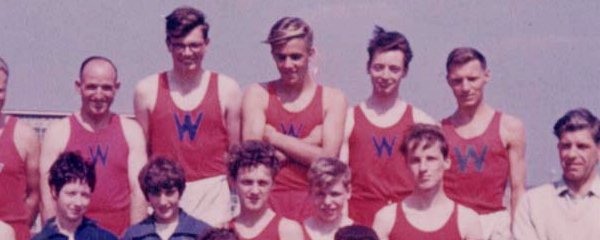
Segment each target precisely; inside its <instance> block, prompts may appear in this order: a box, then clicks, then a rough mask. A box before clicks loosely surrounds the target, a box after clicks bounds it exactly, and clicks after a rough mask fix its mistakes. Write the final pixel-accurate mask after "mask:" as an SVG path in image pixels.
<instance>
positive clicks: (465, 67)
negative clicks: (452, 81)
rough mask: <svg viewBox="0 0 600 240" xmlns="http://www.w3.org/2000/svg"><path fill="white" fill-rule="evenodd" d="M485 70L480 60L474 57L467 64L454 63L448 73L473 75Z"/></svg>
mask: <svg viewBox="0 0 600 240" xmlns="http://www.w3.org/2000/svg"><path fill="white" fill-rule="evenodd" d="M484 71H485V69H483V66H482V65H481V62H479V60H476V59H473V60H471V61H468V62H467V63H465V64H461V65H453V66H451V67H450V69H449V71H448V75H472V74H481V73H483V72H484Z"/></svg>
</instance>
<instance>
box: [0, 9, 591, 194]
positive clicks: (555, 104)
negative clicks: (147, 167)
mask: <svg viewBox="0 0 600 240" xmlns="http://www.w3.org/2000/svg"><path fill="white" fill-rule="evenodd" d="M182 4H187V5H191V6H194V7H198V8H200V9H202V10H203V11H204V12H205V13H206V14H207V16H208V21H209V22H210V24H211V30H210V38H211V40H212V41H211V44H210V46H209V50H208V53H207V56H206V57H205V67H206V68H208V69H211V70H216V71H219V72H222V73H225V74H227V75H229V76H232V77H234V78H235V79H237V80H238V81H239V82H240V84H241V85H242V86H243V87H245V86H247V85H248V84H249V83H253V82H258V81H265V80H270V79H274V78H276V77H277V71H276V69H275V67H274V64H273V62H272V60H271V57H270V54H269V48H268V46H266V45H264V44H261V43H260V42H261V41H262V40H263V39H265V38H266V35H267V33H268V30H269V28H270V26H271V25H272V24H273V23H274V22H275V21H276V20H277V19H279V18H280V17H282V16H298V17H301V18H303V19H305V20H306V21H307V22H308V23H309V24H311V26H312V27H313V28H314V32H315V45H316V48H317V51H318V54H317V56H316V58H315V59H314V60H313V70H314V72H315V76H316V78H317V79H318V81H320V82H322V83H324V84H328V85H332V86H335V87H338V88H341V89H342V90H343V91H344V92H345V93H346V95H347V96H348V99H349V101H350V102H351V103H352V104H355V103H357V102H358V101H360V100H362V99H364V98H366V97H367V96H368V94H369V91H370V89H371V86H370V83H369V78H368V76H367V74H366V71H365V62H366V60H367V53H366V45H367V41H368V39H369V38H370V37H371V33H372V30H373V26H374V25H375V24H377V25H380V26H382V27H384V28H386V29H388V30H397V31H400V32H402V33H404V34H405V35H406V36H407V37H408V39H409V41H410V43H411V45H412V48H413V52H414V55H415V57H414V59H413V62H412V63H411V66H410V72H409V75H408V77H407V78H406V79H405V81H404V82H403V83H402V87H401V95H402V97H403V98H405V99H406V100H407V101H409V102H411V103H413V104H414V105H416V106H417V107H420V108H422V109H423V110H425V111H426V112H428V113H429V114H430V115H432V116H433V117H435V118H438V119H439V118H442V117H445V116H447V115H449V114H450V113H452V112H453V111H454V109H455V102H454V98H453V96H452V94H451V92H450V90H449V88H448V86H447V85H446V82H445V80H444V76H445V69H444V64H445V59H446V56H447V54H448V52H449V51H450V50H451V49H452V48H454V47H457V46H473V47H476V48H478V49H480V50H481V51H482V52H483V53H484V54H485V55H486V56H487V58H488V64H489V68H490V69H491V71H492V80H491V81H490V83H489V84H488V85H487V89H486V100H487V101H488V102H490V103H491V104H492V105H493V106H494V107H496V108H498V109H501V110H503V111H506V112H508V113H511V114H513V115H515V116H517V117H519V118H521V119H522V120H523V121H524V123H525V125H526V128H527V141H528V146H527V161H528V164H529V168H528V173H529V176H528V183H529V184H539V183H541V182H545V181H549V180H551V179H553V178H556V177H558V176H559V174H560V168H559V166H558V158H557V151H556V148H555V144H556V140H555V138H554V137H553V136H552V134H551V127H552V125H553V124H554V122H555V120H556V119H557V118H558V117H559V116H561V115H562V114H563V113H564V112H565V111H566V110H568V109H570V108H574V107H587V108H590V109H591V110H592V111H594V112H595V113H597V114H600V106H598V103H599V102H600V96H599V95H598V94H597V90H598V85H599V83H598V82H599V81H598V80H600V79H599V76H600V68H599V67H598V63H600V17H599V16H600V15H599V14H598V13H600V1H442V0H439V1H433V0H431V1H427V0H426V1H398V0H392V1H368V0H363V1H344V0H336V1H317V0H294V1H281V0H270V1H257V0H247V1H217V0H215V1H157V0H147V1H141V0H139V1H129V0H127V1H126V0H122V1H103V0H101V1H75V0H68V1H67V0H64V1H39V0H37V1H20V0H2V2H1V3H0V29H1V30H0V31H1V34H0V56H2V57H4V58H5V59H6V60H7V61H8V63H9V65H10V68H11V78H10V83H9V88H10V89H9V98H8V101H7V105H6V107H5V108H6V109H18V110H40V111H72V110H74V109H76V108H77V107H78V106H79V97H78V96H77V95H76V94H75V92H74V84H73V82H74V80H75V79H76V78H77V74H78V70H79V65H80V63H81V61H82V60H83V59H84V58H86V57H87V56H89V55H94V54H100V55H105V56H107V57H109V58H111V59H113V60H114V61H115V63H116V64H117V66H118V68H119V74H120V79H121V81H122V82H123V84H122V88H121V90H120V91H119V93H118V97H117V99H116V101H115V103H114V105H113V106H114V109H115V111H117V112H122V113H131V112H132V111H133V110H132V97H133V88H134V86H135V84H136V82H137V81H138V80H139V79H141V78H143V77H145V76H147V75H150V74H152V73H155V72H158V71H162V70H165V69H168V68H170V64H171V62H170V56H169V55H168V52H167V51H166V47H165V44H164V37H165V35H164V16H166V15H167V14H168V13H169V12H170V11H172V10H173V9H174V8H175V7H177V6H180V5H182Z"/></svg>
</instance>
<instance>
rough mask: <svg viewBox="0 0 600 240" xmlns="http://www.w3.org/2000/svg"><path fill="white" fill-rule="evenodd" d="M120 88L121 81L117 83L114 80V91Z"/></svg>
mask: <svg viewBox="0 0 600 240" xmlns="http://www.w3.org/2000/svg"><path fill="white" fill-rule="evenodd" d="M120 87H121V81H119V80H118V79H117V80H115V89H117V90H118V89H119V88H120Z"/></svg>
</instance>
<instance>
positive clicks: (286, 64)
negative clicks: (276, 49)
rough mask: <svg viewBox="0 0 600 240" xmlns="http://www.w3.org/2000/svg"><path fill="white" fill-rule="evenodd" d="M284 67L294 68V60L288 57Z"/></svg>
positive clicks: (284, 61)
mask: <svg viewBox="0 0 600 240" xmlns="http://www.w3.org/2000/svg"><path fill="white" fill-rule="evenodd" d="M283 66H284V67H285V68H291V67H293V66H294V64H293V61H292V59H291V58H289V57H286V58H285V59H284V60H283Z"/></svg>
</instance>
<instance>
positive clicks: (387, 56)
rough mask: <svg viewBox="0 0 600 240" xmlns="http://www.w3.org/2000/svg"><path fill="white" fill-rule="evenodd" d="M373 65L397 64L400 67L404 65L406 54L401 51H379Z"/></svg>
mask: <svg viewBox="0 0 600 240" xmlns="http://www.w3.org/2000/svg"><path fill="white" fill-rule="evenodd" d="M372 62H373V63H380V62H386V63H396V64H398V65H403V64H404V53H403V52H402V51H400V50H379V51H376V52H375V54H374V55H373V60H372Z"/></svg>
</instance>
